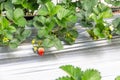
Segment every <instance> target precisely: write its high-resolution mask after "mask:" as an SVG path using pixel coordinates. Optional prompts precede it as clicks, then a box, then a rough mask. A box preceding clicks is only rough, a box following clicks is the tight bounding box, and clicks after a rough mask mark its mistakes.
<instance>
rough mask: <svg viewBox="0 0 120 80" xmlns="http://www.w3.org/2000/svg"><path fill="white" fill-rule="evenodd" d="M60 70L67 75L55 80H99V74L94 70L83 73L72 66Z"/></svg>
mask: <svg viewBox="0 0 120 80" xmlns="http://www.w3.org/2000/svg"><path fill="white" fill-rule="evenodd" d="M60 69H62V70H64V71H65V72H66V73H67V74H68V75H66V76H63V77H59V78H58V79H56V80H101V75H100V72H99V71H98V70H95V69H87V70H85V71H83V70H81V68H79V67H74V66H72V65H65V66H61V67H60ZM115 80H120V76H118V77H116V78H115Z"/></svg>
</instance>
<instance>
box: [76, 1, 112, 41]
mask: <svg viewBox="0 0 120 80" xmlns="http://www.w3.org/2000/svg"><path fill="white" fill-rule="evenodd" d="M87 1H88V0H84V1H79V2H77V3H79V5H78V7H79V8H80V11H79V12H78V13H77V16H78V17H79V18H80V24H81V25H82V26H83V27H86V29H87V32H88V33H89V35H90V36H91V37H92V38H93V39H94V40H97V39H101V38H106V39H111V38H112V33H111V32H112V31H111V28H110V24H109V23H107V22H106V21H104V19H105V18H109V17H112V10H111V8H109V7H108V6H106V5H104V4H102V3H101V2H98V0H91V1H89V2H88V3H87Z"/></svg>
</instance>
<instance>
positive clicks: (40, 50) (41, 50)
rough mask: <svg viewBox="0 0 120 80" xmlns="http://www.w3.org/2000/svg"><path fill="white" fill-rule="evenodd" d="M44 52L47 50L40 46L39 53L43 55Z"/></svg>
mask: <svg viewBox="0 0 120 80" xmlns="http://www.w3.org/2000/svg"><path fill="white" fill-rule="evenodd" d="M44 52H45V50H44V48H38V54H39V55H40V56H43V55H44Z"/></svg>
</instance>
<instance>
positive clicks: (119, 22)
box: [112, 17, 120, 35]
mask: <svg viewBox="0 0 120 80" xmlns="http://www.w3.org/2000/svg"><path fill="white" fill-rule="evenodd" d="M112 26H113V28H114V31H113V33H114V34H118V35H120V17H118V18H116V19H114V20H113V21H112Z"/></svg>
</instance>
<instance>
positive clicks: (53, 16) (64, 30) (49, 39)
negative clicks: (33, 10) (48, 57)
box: [33, 1, 78, 49]
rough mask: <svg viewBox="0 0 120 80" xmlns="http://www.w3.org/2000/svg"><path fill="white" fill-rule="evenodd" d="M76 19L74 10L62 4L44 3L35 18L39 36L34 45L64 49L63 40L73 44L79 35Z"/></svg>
mask: <svg viewBox="0 0 120 80" xmlns="http://www.w3.org/2000/svg"><path fill="white" fill-rule="evenodd" d="M76 19H77V17H76V15H75V14H74V13H73V11H71V10H69V9H66V8H64V7H62V6H61V5H55V4H53V3H52V2H49V1H48V2H46V3H45V4H42V5H41V8H40V9H39V10H38V16H36V17H35V18H34V26H35V28H36V29H37V36H36V40H35V44H33V46H35V47H36V44H37V47H45V48H50V47H56V48H57V49H62V48H63V44H62V41H64V42H66V43H68V44H73V43H74V42H75V40H76V38H77V36H78V32H77V31H76V29H75V27H74V24H75V22H76Z"/></svg>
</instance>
